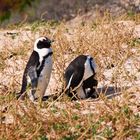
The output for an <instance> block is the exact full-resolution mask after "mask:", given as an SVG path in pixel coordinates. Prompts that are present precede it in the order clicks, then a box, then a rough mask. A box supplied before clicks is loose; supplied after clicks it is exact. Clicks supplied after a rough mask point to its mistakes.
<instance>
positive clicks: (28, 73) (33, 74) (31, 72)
mask: <svg viewBox="0 0 140 140" xmlns="http://www.w3.org/2000/svg"><path fill="white" fill-rule="evenodd" d="M38 65H39V55H38V53H37V52H35V51H33V52H32V54H31V56H30V58H29V61H28V63H27V65H26V68H25V70H24V74H23V78H22V87H21V91H20V93H19V95H18V97H17V98H19V97H20V96H21V95H22V94H23V93H25V92H26V90H27V87H28V82H29V81H28V80H27V78H28V77H29V79H30V82H31V86H32V87H33V88H36V86H37V82H38V80H37V71H36V68H37V66H38Z"/></svg>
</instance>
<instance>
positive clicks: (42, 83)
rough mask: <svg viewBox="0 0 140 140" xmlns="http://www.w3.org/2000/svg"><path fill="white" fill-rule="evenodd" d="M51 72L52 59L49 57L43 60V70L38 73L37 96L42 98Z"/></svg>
mask: <svg viewBox="0 0 140 140" xmlns="http://www.w3.org/2000/svg"><path fill="white" fill-rule="evenodd" d="M51 71H52V58H51V56H49V57H48V58H46V59H45V63H44V66H43V69H42V71H41V73H40V76H39V78H38V88H37V89H38V90H37V93H36V94H37V96H40V95H41V96H43V95H44V94H45V91H46V88H47V86H48V84H49V81H50V77H51Z"/></svg>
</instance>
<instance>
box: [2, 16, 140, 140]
mask: <svg viewBox="0 0 140 140" xmlns="http://www.w3.org/2000/svg"><path fill="white" fill-rule="evenodd" d="M136 23H137V24H139V23H140V22H139V20H138V19H137V20H136ZM30 26H31V25H30ZM30 26H29V25H28V26H27V25H26V26H23V27H20V28H18V29H17V30H19V31H21V28H25V32H26V29H27V28H26V27H28V29H27V30H28V31H29V30H31V36H30V37H29V38H28V39H27V40H26V41H22V39H21V40H20V41H19V42H20V43H21V45H20V47H14V46H11V45H9V44H8V43H7V44H6V45H5V47H4V48H3V49H2V51H1V52H0V79H1V82H0V107H1V112H0V119H1V120H0V123H1V124H0V139H2V140H4V139H7V140H9V139H10V140H12V139H13V140H15V139H17V140H19V139H37V140H47V139H61V140H73V139H79V140H81V139H97V140H100V139H103V140H104V139H114V140H115V139H119V140H121V139H136V140H139V139H140V57H139V56H140V40H139V39H137V38H135V37H134V36H133V31H134V29H135V26H136V24H135V21H123V22H120V21H117V20H115V21H112V20H109V19H108V18H102V20H101V19H100V18H99V20H96V21H95V22H91V23H82V24H79V25H78V26H75V27H73V26H71V25H67V24H63V23H61V24H59V25H57V26H56V24H55V25H51V26H49V25H48V24H43V25H39V24H34V25H33V26H31V27H30ZM36 35H39V36H40V35H47V36H48V37H50V38H51V37H52V36H53V38H54V40H55V43H54V45H53V50H54V56H53V57H54V70H53V75H52V78H53V80H52V83H53V84H51V85H50V86H49V89H50V90H49V92H51V94H54V93H55V94H56V93H59V91H60V90H61V88H62V85H63V83H64V81H63V72H64V70H65V67H66V66H67V65H68V64H69V62H70V61H71V60H72V59H73V58H75V57H76V56H77V55H79V54H90V55H92V56H93V57H94V58H95V60H96V62H97V65H98V73H97V78H98V80H99V86H98V89H97V92H98V93H100V98H99V99H96V100H82V101H74V102H71V101H69V99H68V97H66V96H63V97H62V98H61V99H60V100H59V101H55V102H54V101H52V100H51V99H50V100H48V101H47V102H44V103H38V104H33V103H31V102H30V101H29V100H26V101H24V102H21V101H16V99H15V98H14V94H15V92H17V91H19V89H20V86H21V77H22V73H23V69H24V68H25V64H26V62H27V60H28V58H29V55H30V53H31V50H32V45H33V40H34V38H35V37H36ZM21 36H22V35H21ZM7 39H8V37H7ZM15 39H16V37H14V38H13V42H14V41H15ZM113 65H114V67H112V66H113ZM110 88H111V89H112V90H113V93H112V94H111V91H110ZM115 93H118V94H119V95H118V96H115ZM108 94H109V95H108ZM108 98H109V99H108ZM7 105H8V108H7V111H6V112H2V110H3V108H4V106H7Z"/></svg>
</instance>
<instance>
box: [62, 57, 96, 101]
mask: <svg viewBox="0 0 140 140" xmlns="http://www.w3.org/2000/svg"><path fill="white" fill-rule="evenodd" d="M95 75H96V63H95V61H94V59H93V58H92V57H91V56H89V55H79V56H78V57H76V58H75V59H74V60H73V61H72V62H71V63H70V64H69V66H68V67H67V68H66V70H65V73H64V79H65V82H66V84H65V85H66V87H65V91H66V94H67V95H68V96H69V97H72V99H76V98H78V99H85V98H89V97H92V98H96V97H98V95H97V94H96V93H95V87H96V86H97V84H98V81H97V80H96V79H95Z"/></svg>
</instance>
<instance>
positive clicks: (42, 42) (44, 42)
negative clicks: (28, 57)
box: [34, 37, 54, 49]
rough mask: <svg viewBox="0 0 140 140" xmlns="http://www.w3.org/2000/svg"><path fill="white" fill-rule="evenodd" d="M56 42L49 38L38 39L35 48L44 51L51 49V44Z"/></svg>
mask: <svg viewBox="0 0 140 140" xmlns="http://www.w3.org/2000/svg"><path fill="white" fill-rule="evenodd" d="M53 41H54V40H50V39H49V38H47V37H40V38H38V39H36V41H35V43H34V48H35V49H36V48H37V49H43V48H50V47H51V43H52V42H53Z"/></svg>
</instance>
